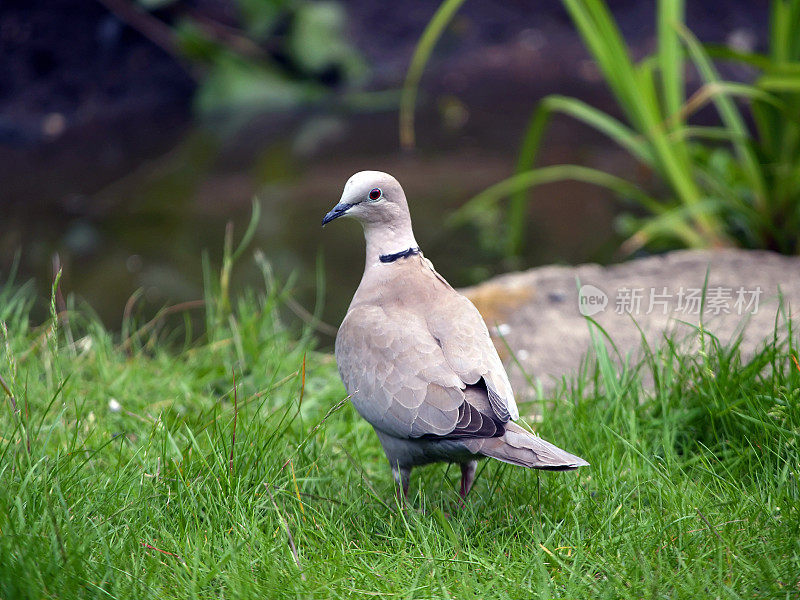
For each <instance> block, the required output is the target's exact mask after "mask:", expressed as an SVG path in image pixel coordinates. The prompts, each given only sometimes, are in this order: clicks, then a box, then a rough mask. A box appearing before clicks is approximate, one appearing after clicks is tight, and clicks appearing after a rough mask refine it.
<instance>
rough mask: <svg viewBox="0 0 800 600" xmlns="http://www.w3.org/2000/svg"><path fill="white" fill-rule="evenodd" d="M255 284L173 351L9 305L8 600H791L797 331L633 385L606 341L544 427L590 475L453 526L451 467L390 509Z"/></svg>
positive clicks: (496, 482)
mask: <svg viewBox="0 0 800 600" xmlns="http://www.w3.org/2000/svg"><path fill="white" fill-rule="evenodd" d="M267 282H268V284H267V286H266V287H265V290H264V291H262V292H260V293H256V292H247V293H244V294H243V296H242V297H241V298H239V299H238V300H235V301H233V302H230V306H231V308H230V309H228V308H227V305H226V304H225V303H224V302H221V301H220V300H219V291H218V290H217V291H214V290H210V291H209V296H208V298H207V299H206V302H207V306H206V309H207V310H208V312H209V314H210V315H213V319H211V318H210V319H209V324H210V329H209V330H208V332H207V333H206V334H205V335H203V337H202V338H200V339H197V340H194V341H192V340H190V341H188V342H187V341H186V340H185V335H184V332H183V328H182V327H178V326H177V325H174V326H170V327H164V328H158V327H155V326H147V327H144V328H143V327H142V325H143V324H141V323H129V324H128V325H127V327H126V331H127V332H129V333H128V334H127V336H126V337H125V339H122V338H121V337H120V336H119V335H112V334H111V333H109V332H108V331H106V330H105V329H104V328H103V327H102V326H100V325H99V324H98V321H97V320H96V319H95V318H94V317H93V316H91V311H90V310H88V309H87V308H80V307H78V308H77V309H76V308H72V309H71V310H70V311H69V312H68V316H69V319H68V321H66V320H65V319H64V318H63V315H62V316H60V317H59V319H58V321H57V325H56V326H55V327H54V320H52V319H51V320H49V321H47V322H45V323H44V324H41V325H36V324H33V323H31V322H30V321H29V317H28V315H29V312H30V305H31V302H32V299H31V296H30V293H29V292H28V291H27V290H26V289H24V287H23V288H18V287H14V286H11V285H6V286H5V287H3V288H0V290H2V291H0V321H2V322H3V327H2V334H0V335H1V337H0V357H2V362H1V363H0V375H2V378H3V380H4V381H5V383H6V384H7V386H8V388H9V391H10V392H11V393H13V395H14V397H15V401H14V404H13V405H12V402H11V400H10V398H8V397H6V396H5V394H4V393H3V391H2V390H0V394H3V397H2V405H1V409H2V412H0V482H2V486H1V487H0V598H3V599H11V598H86V597H91V598H165V597H166V598H168V597H175V598H196V597H197V598H212V597H214V598H217V597H220V598H275V597H292V598H294V597H304V598H305V597H313V598H340V597H368V596H378V597H387V598H388V597H391V598H394V597H397V598H459V599H462V598H487V597H491V598H495V597H496V598H615V599H616V598H662V597H663V598H667V597H668V598H797V597H798V595H800V578H799V576H798V574H800V535H798V531H800V514H799V509H798V507H799V506H800V492H799V491H798V479H797V477H798V472H797V469H798V458H799V456H798V455H799V454H800V453H798V443H799V442H800V439H798V438H800V405H799V404H798V395H800V391H799V390H800V369H799V368H798V367H797V366H796V365H795V362H794V361H793V359H792V356H796V355H797V352H796V349H795V347H794V346H793V345H792V343H793V342H792V340H795V343H796V339H795V336H794V334H793V333H792V332H791V331H789V332H788V333H787V334H785V335H781V336H777V337H776V339H775V340H773V341H771V342H769V343H768V344H767V345H766V346H765V347H764V348H763V349H762V350H761V351H759V352H758V353H757V354H756V356H755V357H753V358H752V359H750V360H747V361H744V360H742V358H741V356H740V353H739V350H738V347H737V346H736V344H734V345H733V346H731V347H727V348H725V347H722V346H721V345H720V344H719V343H718V342H717V340H715V339H714V338H713V337H712V336H710V335H708V334H706V335H704V336H703V341H704V345H703V348H704V349H703V351H702V352H700V353H695V354H692V355H686V354H684V353H682V352H681V350H680V345H678V344H675V343H673V342H672V341H666V342H665V344H664V345H663V347H661V348H658V349H652V350H651V351H650V352H648V354H647V356H648V358H647V359H645V360H644V361H643V362H642V363H641V364H639V365H634V366H629V367H619V366H616V365H617V363H616V362H615V361H612V360H611V359H610V358H609V354H608V352H607V350H606V345H605V344H604V343H603V337H602V332H600V331H598V332H596V333H597V336H596V351H597V357H598V360H597V361H596V363H597V366H596V367H594V368H589V367H584V369H583V370H582V371H581V373H580V375H579V376H578V377H577V378H576V379H575V380H574V381H572V382H570V383H569V384H568V385H567V384H565V385H564V386H563V387H562V388H561V389H560V390H559V391H558V392H556V393H554V394H553V396H552V398H549V401H551V402H552V405H553V408H552V410H548V411H547V413H546V415H545V418H544V421H543V422H542V423H541V424H540V425H539V426H538V427H537V429H538V431H539V432H540V433H541V434H542V435H543V436H545V437H546V438H548V439H551V440H553V441H554V442H556V443H558V444H559V445H561V446H563V447H564V448H567V449H569V450H570V451H573V452H576V453H577V454H579V455H581V456H584V457H586V458H587V459H588V460H589V461H590V462H591V463H592V466H591V467H590V468H587V469H582V470H580V471H579V472H577V473H537V472H535V471H528V470H524V469H520V468H514V467H510V466H507V465H502V464H500V463H498V462H484V463H482V465H481V468H482V471H481V472H480V475H479V477H478V479H477V482H476V485H475V488H474V490H473V492H472V494H471V496H470V499H469V503H468V505H467V506H466V507H465V508H463V509H462V508H459V507H458V504H457V501H456V498H457V494H456V483H457V469H452V468H451V469H448V468H447V467H446V466H444V465H440V466H432V467H427V468H423V469H417V470H416V471H415V476H414V478H413V481H412V490H411V493H412V497H413V505H414V507H415V509H414V510H408V511H406V512H405V513H403V512H401V511H398V510H397V508H396V507H395V505H394V500H393V489H392V484H391V477H390V474H389V468H388V465H387V463H386V461H385V459H384V457H383V454H382V451H381V449H380V447H379V444H378V441H377V439H376V437H375V436H374V434H373V433H372V431H371V428H370V427H369V426H368V425H367V424H366V423H365V422H363V421H362V420H361V419H360V418H359V417H358V415H357V414H356V413H355V411H354V409H353V408H352V406H350V405H349V404H345V403H342V401H343V399H344V398H345V392H344V389H343V387H342V385H341V383H340V382H339V379H338V376H337V374H336V367H335V364H334V362H333V359H332V357H331V356H329V355H328V354H325V353H320V352H316V351H314V349H313V338H312V336H311V335H310V334H309V332H307V331H305V332H292V331H290V329H289V328H287V327H286V326H284V325H282V324H281V321H280V316H279V314H278V313H279V308H280V305H281V298H282V295H283V294H284V292H283V291H282V290H281V289H279V288H278V287H276V286H275V285H273V284H271V283H270V280H269V278H267ZM54 304H55V303H54ZM53 312H55V308H54V309H53ZM778 323H779V327H778V329H781V330H782V331H783V330H784V329H785V327H786V326H787V323H786V322H785V321H784V320H783V318H781V319H779V321H778ZM587 326H588V325H587ZM137 332H138V333H137ZM69 340H72V342H70V341H69ZM781 340H784V341H781ZM234 373H235V386H236V392H235V394H234V391H233V390H234ZM645 377H651V378H653V380H654V381H655V384H654V386H653V387H648V386H646V385H643V383H642V380H643V379H644V378H645ZM112 398H113V399H114V400H116V401H117V402H118V403H119V404H120V405H121V410H120V411H118V412H114V411H112V410H111V408H110V404H109V403H110V401H111V399H112ZM15 407H16V408H15ZM337 407H339V408H337ZM522 408H523V412H527V413H531V412H533V411H534V404H533V403H528V404H523V405H522ZM418 509H424V510H418ZM287 529H288V531H289V532H290V534H287ZM290 539H291V542H292V543H293V544H294V546H295V547H296V552H297V559H296V560H295V558H294V556H293V553H292V550H291V547H290V543H289V542H290Z"/></svg>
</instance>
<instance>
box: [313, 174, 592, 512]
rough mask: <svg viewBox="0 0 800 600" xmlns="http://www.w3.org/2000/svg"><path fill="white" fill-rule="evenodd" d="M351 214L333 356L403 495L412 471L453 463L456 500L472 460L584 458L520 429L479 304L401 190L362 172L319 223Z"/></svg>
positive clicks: (526, 463)
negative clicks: (425, 243) (457, 478)
mask: <svg viewBox="0 0 800 600" xmlns="http://www.w3.org/2000/svg"><path fill="white" fill-rule="evenodd" d="M341 216H348V217H354V218H355V219H357V220H358V221H360V222H361V224H362V225H363V227H364V236H365V238H366V242H367V244H366V253H367V260H366V266H365V268H364V275H363V277H362V278H361V283H360V284H359V286H358V290H356V293H355V296H353V300H352V302H351V303H350V308H349V309H348V310H347V315H346V316H345V318H344V320H343V321H342V325H341V327H339V332H338V334H337V336H336V362H337V364H338V366H339V374H340V375H341V377H342V381H343V382H344V385H345V388H347V392H348V393H349V394H350V396H351V399H352V402H353V405H354V406H355V408H356V410H357V411H358V412H359V414H360V415H361V416H362V417H364V418H365V419H366V420H367V421H369V423H370V424H371V425H372V426H373V427H374V429H375V433H377V434H378V438H379V439H380V441H381V444H382V445H383V450H384V452H385V453H386V457H387V458H388V459H389V463H390V465H391V467H392V475H393V476H394V479H395V481H396V482H397V484H398V486H399V488H398V493H399V490H400V489H401V490H402V493H403V496H404V497H407V495H408V484H409V479H410V476H411V469H412V468H413V467H415V466H418V465H424V464H427V463H432V462H439V461H446V462H456V463H459V464H460V465H461V490H460V493H461V496H462V498H463V497H466V495H467V494H468V493H469V490H470V488H471V487H472V482H473V480H474V479H475V469H476V467H477V459H478V458H482V457H486V456H489V457H492V458H496V459H498V460H501V461H503V462H507V463H511V464H513V465H520V466H523V467H529V468H532V469H547V470H552V471H564V470H569V469H575V468H577V467H580V466H584V465H588V464H589V463H587V462H586V461H585V460H583V459H582V458H579V457H577V456H574V455H572V454H569V453H568V452H565V451H564V450H561V449H560V448H558V447H556V446H554V445H553V444H551V443H549V442H546V441H545V440H543V439H542V438H540V437H538V436H536V435H533V434H532V433H529V432H528V431H527V430H525V429H523V428H522V427H520V426H519V425H517V424H516V423H514V422H513V421H514V420H515V419H517V418H518V417H519V411H518V410H517V404H516V402H515V400H514V393H513V391H512V390H511V384H510V383H509V381H508V375H507V374H506V371H505V369H504V368H503V364H502V362H501V361H500V357H499V356H498V355H497V350H496V349H495V347H494V344H493V343H492V340H491V338H490V337H489V331H488V330H487V328H486V324H485V323H484V322H483V318H481V315H480V313H478V310H477V309H476V308H475V307H474V306H473V304H472V303H471V302H470V301H469V300H467V299H466V298H465V297H464V296H462V295H461V294H459V293H458V292H456V291H455V290H454V289H453V288H452V287H450V285H449V284H448V283H447V281H445V279H444V278H443V277H442V276H441V275H439V273H437V272H436V271H435V270H434V268H433V265H432V264H431V262H430V261H429V260H428V259H426V258H425V257H424V256H423V255H422V252H421V251H420V250H419V246H418V244H417V241H416V240H415V239H414V233H413V231H412V229H411V216H410V214H409V211H408V204H407V202H406V196H405V193H404V192H403V188H401V187H400V184H399V183H398V182H397V181H396V180H395V179H394V177H392V176H391V175H388V174H386V173H381V172H378V171H362V172H360V173H356V174H355V175H353V176H352V177H351V178H350V179H349V180H348V181H347V183H346V184H345V186H344V191H343V192H342V197H341V200H339V203H338V204H337V205H336V206H335V207H334V208H333V210H331V211H330V212H329V213H328V214H327V215H325V218H324V219H323V220H322V224H323V225H325V224H327V223H329V222H330V221H332V220H334V219H336V218H338V217H341Z"/></svg>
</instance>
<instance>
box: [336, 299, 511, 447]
mask: <svg viewBox="0 0 800 600" xmlns="http://www.w3.org/2000/svg"><path fill="white" fill-rule="evenodd" d="M484 329H485V327H484ZM487 337H488V334H487ZM437 340H438V341H437ZM490 343H491V342H490ZM440 344H441V345H440ZM452 351H453V350H452V349H451V350H449V352H452ZM447 353H448V352H446V351H445V349H444V344H442V343H441V339H439V338H437V337H435V336H434V335H433V334H432V333H431V331H430V330H429V327H428V324H427V322H426V319H425V315H420V314H418V313H415V312H414V311H410V310H403V309H400V308H398V307H396V306H393V307H391V308H390V307H381V306H378V305H375V304H359V305H357V306H354V307H352V308H351V310H350V311H349V312H348V314H347V316H346V317H345V320H344V322H343V323H342V326H341V327H340V328H339V333H338V335H337V337H336V362H337V364H338V365H339V373H340V374H341V376H342V380H343V381H344V384H345V387H346V388H347V391H348V393H350V394H351V396H352V402H353V405H354V406H355V407H356V409H357V410H358V412H359V413H360V414H361V415H362V416H363V417H364V418H365V419H366V420H367V421H369V422H370V423H371V424H372V425H373V426H374V427H376V428H377V429H380V430H381V431H384V432H386V433H388V434H390V435H393V436H395V437H400V438H419V437H436V438H470V437H472V438H474V437H495V436H499V435H502V434H503V432H504V428H503V422H504V420H503V419H501V418H499V417H498V415H496V414H495V412H494V410H493V408H494V407H493V405H492V404H491V398H492V395H493V394H494V392H492V391H489V381H488V380H486V379H485V378H484V379H482V377H483V375H478V376H477V377H475V379H474V380H473V379H472V378H471V376H470V378H469V381H465V380H464V378H462V376H461V375H460V373H459V372H467V371H468V369H466V368H465V367H464V361H463V360H460V361H458V362H457V363H456V368H454V367H453V365H452V364H451V360H449V359H448V357H447ZM498 362H499V359H498ZM501 368H502V365H501ZM478 370H479V371H482V369H478ZM470 373H471V371H470ZM484 382H485V383H484ZM512 402H513V398H512ZM505 420H507V419H505Z"/></svg>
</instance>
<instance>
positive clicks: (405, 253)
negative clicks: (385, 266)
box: [380, 248, 419, 263]
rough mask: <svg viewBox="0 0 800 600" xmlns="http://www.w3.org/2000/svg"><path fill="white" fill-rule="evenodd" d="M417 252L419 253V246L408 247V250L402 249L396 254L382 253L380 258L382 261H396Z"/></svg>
mask: <svg viewBox="0 0 800 600" xmlns="http://www.w3.org/2000/svg"><path fill="white" fill-rule="evenodd" d="M415 254H419V248H407V249H406V250H401V251H400V252H395V253H394V254H381V256H380V259H381V262H382V263H390V262H394V261H396V260H397V259H398V258H408V257H409V256H414V255H415Z"/></svg>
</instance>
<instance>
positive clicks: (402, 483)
mask: <svg viewBox="0 0 800 600" xmlns="http://www.w3.org/2000/svg"><path fill="white" fill-rule="evenodd" d="M392 476H393V477H394V481H395V483H396V484H397V498H398V499H399V500H407V499H408V484H409V482H410V481H411V467H401V466H400V464H399V463H396V464H393V465H392ZM400 494H402V498H401V497H400Z"/></svg>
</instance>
